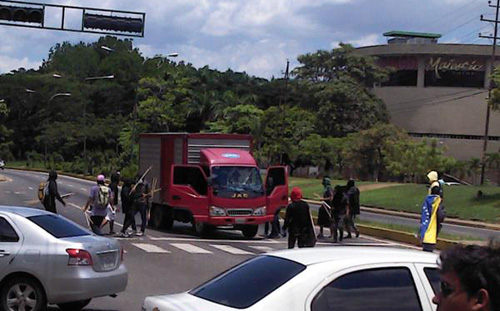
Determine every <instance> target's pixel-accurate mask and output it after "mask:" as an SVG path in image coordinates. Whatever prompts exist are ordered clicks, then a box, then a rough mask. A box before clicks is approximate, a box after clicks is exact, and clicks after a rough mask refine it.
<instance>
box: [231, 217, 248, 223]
mask: <svg viewBox="0 0 500 311" xmlns="http://www.w3.org/2000/svg"><path fill="white" fill-rule="evenodd" d="M234 222H236V223H237V224H244V223H246V222H247V220H246V218H236V220H235V221H234Z"/></svg>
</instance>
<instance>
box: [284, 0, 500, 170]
mask: <svg viewBox="0 0 500 311" xmlns="http://www.w3.org/2000/svg"><path fill="white" fill-rule="evenodd" d="M499 1H500V0H499ZM289 70H290V61H289V60H288V59H287V60H286V70H285V76H284V77H283V80H285V86H284V88H283V93H282V96H281V97H280V103H279V106H280V112H281V133H282V134H283V133H285V129H284V127H285V119H286V113H285V109H286V98H287V96H288V80H289V79H290V73H289ZM282 148H283V146H282ZM284 152H285V151H284V150H280V165H281V164H283V153H284Z"/></svg>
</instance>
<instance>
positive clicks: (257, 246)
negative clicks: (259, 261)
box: [250, 245, 275, 253]
mask: <svg viewBox="0 0 500 311" xmlns="http://www.w3.org/2000/svg"><path fill="white" fill-rule="evenodd" d="M250 247H251V248H255V249H256V250H259V251H262V252H266V253H267V252H272V251H275V249H274V248H271V247H269V246H260V245H252V246H250Z"/></svg>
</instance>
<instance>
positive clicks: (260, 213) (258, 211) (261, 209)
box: [253, 206, 266, 216]
mask: <svg viewBox="0 0 500 311" xmlns="http://www.w3.org/2000/svg"><path fill="white" fill-rule="evenodd" d="M265 215H266V207H265V206H262V207H257V208H256V209H255V210H254V211H253V216H265Z"/></svg>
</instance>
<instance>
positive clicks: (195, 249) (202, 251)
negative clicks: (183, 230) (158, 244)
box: [170, 243, 212, 254]
mask: <svg viewBox="0 0 500 311" xmlns="http://www.w3.org/2000/svg"><path fill="white" fill-rule="evenodd" d="M170 245H172V246H173V247H177V248H178V249H181V250H183V251H186V252H188V253H191V254H212V252H211V251H207V250H206V249H203V248H201V247H198V246H194V245H191V244H185V243H171V244H170Z"/></svg>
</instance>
